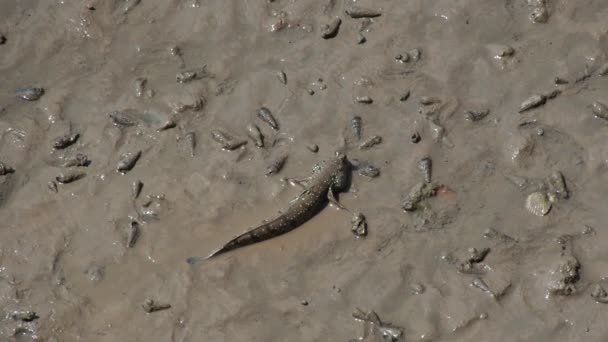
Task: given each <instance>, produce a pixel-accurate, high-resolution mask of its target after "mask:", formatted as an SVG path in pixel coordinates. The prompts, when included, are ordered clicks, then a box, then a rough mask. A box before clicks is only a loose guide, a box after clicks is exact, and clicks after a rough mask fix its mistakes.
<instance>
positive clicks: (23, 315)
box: [11, 311, 40, 322]
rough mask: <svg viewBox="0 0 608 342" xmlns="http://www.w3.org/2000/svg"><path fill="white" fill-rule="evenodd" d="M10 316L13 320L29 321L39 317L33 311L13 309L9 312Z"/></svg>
mask: <svg viewBox="0 0 608 342" xmlns="http://www.w3.org/2000/svg"><path fill="white" fill-rule="evenodd" d="M11 318H12V319H14V320H15V321H23V322H31V321H33V320H35V319H38V318H40V317H39V316H38V315H37V314H36V312H34V311H15V312H13V313H11Z"/></svg>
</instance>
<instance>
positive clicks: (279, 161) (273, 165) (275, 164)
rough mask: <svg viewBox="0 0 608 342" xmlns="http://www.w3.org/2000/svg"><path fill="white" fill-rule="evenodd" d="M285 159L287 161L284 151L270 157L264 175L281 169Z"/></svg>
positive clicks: (275, 172)
mask: <svg viewBox="0 0 608 342" xmlns="http://www.w3.org/2000/svg"><path fill="white" fill-rule="evenodd" d="M285 161H287V154H285V153H283V154H280V155H278V156H276V157H274V158H272V159H271V160H270V163H268V166H267V167H266V173H265V175H266V176H272V175H274V174H277V173H279V172H280V171H281V169H283V166H284V165H285Z"/></svg>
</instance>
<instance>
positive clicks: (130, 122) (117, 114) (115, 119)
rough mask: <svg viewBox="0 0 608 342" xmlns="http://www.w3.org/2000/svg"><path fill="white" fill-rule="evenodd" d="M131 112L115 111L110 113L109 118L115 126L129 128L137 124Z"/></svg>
mask: <svg viewBox="0 0 608 342" xmlns="http://www.w3.org/2000/svg"><path fill="white" fill-rule="evenodd" d="M130 112H131V111H124V110H115V111H113V112H110V113H109V114H108V116H109V117H110V120H112V123H113V124H114V125H115V126H121V127H129V126H135V125H136V124H137V119H136V118H135V116H134V115H132V114H131V113H130Z"/></svg>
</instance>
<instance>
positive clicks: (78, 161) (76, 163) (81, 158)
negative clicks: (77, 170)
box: [63, 153, 91, 167]
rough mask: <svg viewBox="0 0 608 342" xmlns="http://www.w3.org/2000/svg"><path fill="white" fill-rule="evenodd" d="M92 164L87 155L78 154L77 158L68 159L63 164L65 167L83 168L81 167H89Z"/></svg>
mask: <svg viewBox="0 0 608 342" xmlns="http://www.w3.org/2000/svg"><path fill="white" fill-rule="evenodd" d="M90 164H91V160H90V159H89V157H87V156H86V155H85V154H82V153H76V155H75V156H73V157H69V158H66V160H65V162H64V163H63V166H64V167H81V166H89V165H90Z"/></svg>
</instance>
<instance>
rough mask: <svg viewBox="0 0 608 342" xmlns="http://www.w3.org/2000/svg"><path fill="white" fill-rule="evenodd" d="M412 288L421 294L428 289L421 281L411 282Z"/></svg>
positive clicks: (414, 292) (414, 291)
mask: <svg viewBox="0 0 608 342" xmlns="http://www.w3.org/2000/svg"><path fill="white" fill-rule="evenodd" d="M410 290H411V291H412V293H413V294H421V293H424V291H425V290H426V289H425V287H424V285H422V284H420V283H410Z"/></svg>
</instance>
